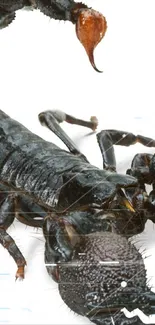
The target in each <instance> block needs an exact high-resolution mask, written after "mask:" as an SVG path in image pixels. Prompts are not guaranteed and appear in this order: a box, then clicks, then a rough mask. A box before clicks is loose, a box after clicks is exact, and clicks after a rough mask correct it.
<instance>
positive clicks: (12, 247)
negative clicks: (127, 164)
mask: <svg viewBox="0 0 155 325" xmlns="http://www.w3.org/2000/svg"><path fill="white" fill-rule="evenodd" d="M39 120H40V122H41V124H43V125H45V126H46V127H48V128H49V129H50V130H52V131H53V132H54V133H55V134H56V135H57V136H58V137H59V138H60V139H61V140H62V141H63V142H64V143H65V145H66V146H67V147H68V149H69V151H66V150H62V149H60V148H59V147H57V146H56V145H55V144H53V143H50V142H47V141H45V140H43V139H41V138H40V137H39V136H37V135H35V134H33V133H32V132H30V131H29V130H28V129H26V128H25V127H24V126H22V125H21V124H20V123H18V122H16V121H15V120H13V119H11V118H10V117H9V116H7V115H6V114H5V113H4V112H2V111H0V190H1V192H0V198H1V201H0V212H1V213H0V243H1V244H2V245H3V247H5V248H6V249H7V250H8V252H9V253H10V254H11V256H12V257H13V258H14V260H15V262H16V264H17V267H18V268H17V273H16V278H24V267H25V265H26V261H25V258H24V257H23V255H22V253H21V252H20V250H19V249H18V247H17V246H16V243H15V242H14V240H13V238H11V236H10V235H9V234H8V233H7V229H8V228H9V226H10V225H11V224H12V223H13V221H14V219H15V218H17V219H18V220H19V221H21V222H23V223H24V224H27V225H30V226H36V227H42V229H43V234H44V238H45V263H46V264H47V266H46V267H47V271H48V273H49V275H50V276H51V277H52V278H53V279H54V280H55V281H57V282H58V287H59V292H60V295H61V297H62V299H63V300H64V302H65V303H66V304H67V305H68V306H69V308H71V309H72V310H73V311H74V312H76V313H78V314H81V315H83V316H87V317H88V318H89V319H90V320H91V321H92V322H94V323H96V324H100V325H101V324H102V325H103V324H105V325H108V324H113V323H114V324H116V325H118V324H120V325H129V324H137V325H140V324H142V321H141V320H140V319H139V317H138V316H135V317H133V318H132V319H128V318H126V317H125V315H124V313H123V312H122V311H121V310H122V308H123V307H126V308H127V309H128V310H129V311H132V310H133V309H135V308H139V309H141V310H142V311H143V312H144V313H145V314H146V315H150V314H153V313H154V306H155V294H154V293H153V292H152V291H151V290H150V288H149V287H148V286H147V279H146V270H145V265H144V261H143V258H142V256H141V254H140V253H139V251H138V249H137V248H135V246H134V245H133V244H132V243H131V242H130V241H129V240H128V238H129V237H131V236H133V235H134V234H138V233H141V232H142V231H143V230H144V227H145V223H146V221H147V220H148V219H149V218H150V219H151V220H152V221H154V201H155V200H154V189H153V191H152V192H151V193H150V195H147V194H146V192H145V183H149V184H153V182H154V171H155V168H154V165H155V155H152V156H151V155H150V154H141V155H140V154H138V155H136V156H135V158H134V159H133V162H132V165H131V169H130V170H128V172H127V173H128V174H131V175H128V174H126V175H122V174H118V173H117V172H116V161H115V155H114V149H113V144H119V145H124V146H129V145H132V144H134V143H136V142H139V143H141V144H143V145H145V146H148V147H154V146H155V141H154V140H153V139H150V138H146V137H144V136H135V135H133V134H132V133H127V132H123V131H117V130H103V131H101V132H100V133H98V134H97V141H98V143H99V146H100V149H101V153H102V157H103V167H104V168H103V170H101V169H99V168H97V167H95V166H93V165H91V164H90V163H89V162H88V160H87V158H86V157H85V156H84V155H83V154H82V153H81V152H80V151H79V150H78V148H77V147H76V145H75V144H74V143H73V141H72V140H71V139H70V138H69V137H68V136H67V134H66V133H65V132H64V131H63V129H62V128H61V127H60V124H59V123H60V122H63V121H66V122H68V123H72V124H80V125H83V126H85V127H90V128H91V129H92V130H95V129H96V127H97V119H96V118H95V117H92V118H91V120H90V121H89V122H87V121H83V120H80V119H76V118H74V117H73V116H70V115H68V114H65V113H63V112H60V111H45V112H42V113H40V114H39ZM133 175H134V176H136V177H133ZM137 270H138V271H137ZM122 283H125V284H126V285H125V286H122Z"/></svg>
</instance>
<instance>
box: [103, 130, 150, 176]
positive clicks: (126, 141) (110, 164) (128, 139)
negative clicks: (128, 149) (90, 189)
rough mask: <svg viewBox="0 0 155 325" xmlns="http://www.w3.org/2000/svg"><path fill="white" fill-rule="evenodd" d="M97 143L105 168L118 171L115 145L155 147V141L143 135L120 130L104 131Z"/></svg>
mask: <svg viewBox="0 0 155 325" xmlns="http://www.w3.org/2000/svg"><path fill="white" fill-rule="evenodd" d="M97 141H98V144H99V147H100V150H101V154H102V157H103V167H104V168H106V169H109V170H113V171H116V159H115V153H114V147H113V146H114V145H120V146H130V145H133V144H135V143H137V142H139V143H141V144H143V145H144V146H146V147H155V140H153V139H151V138H147V137H144V136H142V135H134V134H133V133H129V132H124V131H118V130H102V131H101V132H100V133H98V134H97Z"/></svg>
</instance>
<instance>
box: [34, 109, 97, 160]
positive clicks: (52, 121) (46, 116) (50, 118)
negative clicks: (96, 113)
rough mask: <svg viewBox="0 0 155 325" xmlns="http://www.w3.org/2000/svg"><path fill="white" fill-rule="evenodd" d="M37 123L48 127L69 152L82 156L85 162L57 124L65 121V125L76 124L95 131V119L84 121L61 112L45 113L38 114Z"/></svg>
mask: <svg viewBox="0 0 155 325" xmlns="http://www.w3.org/2000/svg"><path fill="white" fill-rule="evenodd" d="M39 121H40V123H41V124H42V125H44V126H46V127H48V129H50V130H51V131H52V132H54V133H55V134H56V135H57V136H58V137H59V138H60V139H61V140H62V141H63V143H64V144H65V145H66V146H67V148H68V149H69V151H70V152H71V153H73V154H75V155H80V156H83V158H84V159H85V160H86V161H87V159H86V157H85V156H84V155H83V154H82V153H81V152H80V151H79V149H78V148H77V147H76V145H75V143H74V142H73V141H72V140H71V139H70V138H69V136H68V135H67V134H66V133H65V132H64V130H63V129H62V128H61V127H60V125H59V123H62V122H63V121H66V122H67V123H71V124H76V125H81V126H85V127H88V128H90V129H92V130H95V129H96V127H97V125H98V121H97V119H96V117H91V119H90V121H84V120H80V119H77V118H75V117H73V116H71V115H68V114H66V113H64V112H62V111H58V110H56V111H45V112H42V113H40V114H39Z"/></svg>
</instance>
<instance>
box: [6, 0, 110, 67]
mask: <svg viewBox="0 0 155 325" xmlns="http://www.w3.org/2000/svg"><path fill="white" fill-rule="evenodd" d="M29 8H31V9H32V10H40V11H41V12H42V13H43V14H45V15H46V16H49V17H50V18H52V19H55V20H64V21H66V20H67V21H70V22H71V23H72V24H74V25H75V30H76V35H77V37H78V39H79V41H80V42H81V44H82V45H83V46H84V48H85V51H86V53H87V55H88V57H89V61H90V63H91V65H92V66H93V68H94V69H95V70H96V71H97V72H101V71H99V70H98V69H97V68H96V65H95V62H94V54H93V52H94V49H95V48H96V46H97V44H98V43H99V42H100V41H101V40H102V38H103V37H104V35H105V33H106V30H107V22H106V19H105V17H104V16H103V15H102V14H100V13H99V12H97V11H95V10H94V9H92V8H88V7H87V5H85V4H83V3H82V2H74V0H63V1H62V0H7V1H4V0H0V29H1V28H5V27H7V26H9V25H10V23H11V22H12V21H13V20H14V19H15V17H16V11H17V10H20V9H29Z"/></svg>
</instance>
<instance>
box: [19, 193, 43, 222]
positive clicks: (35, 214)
mask: <svg viewBox="0 0 155 325" xmlns="http://www.w3.org/2000/svg"><path fill="white" fill-rule="evenodd" d="M46 215H47V213H45V211H43V209H41V208H40V207H39V206H37V205H36V204H35V203H34V202H33V201H31V200H30V199H29V198H26V197H19V196H18V198H16V218H17V219H18V220H19V221H20V222H22V223H23V224H25V225H27V226H31V227H37V228H42V225H43V219H44V217H45V216H46Z"/></svg>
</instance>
